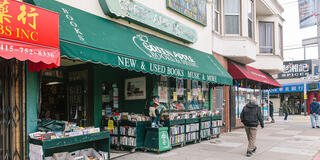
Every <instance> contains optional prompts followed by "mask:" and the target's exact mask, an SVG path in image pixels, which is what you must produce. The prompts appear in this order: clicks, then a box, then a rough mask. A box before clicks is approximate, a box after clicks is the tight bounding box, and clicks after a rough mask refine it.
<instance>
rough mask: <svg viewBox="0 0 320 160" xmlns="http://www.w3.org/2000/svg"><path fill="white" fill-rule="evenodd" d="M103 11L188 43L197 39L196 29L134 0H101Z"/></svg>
mask: <svg viewBox="0 0 320 160" xmlns="http://www.w3.org/2000/svg"><path fill="white" fill-rule="evenodd" d="M99 3H100V5H101V8H102V10H103V12H104V13H105V14H106V15H108V16H110V17H113V18H123V19H126V20H128V21H133V22H134V23H137V24H139V25H142V26H145V27H147V28H150V29H152V30H156V31H158V32H161V33H163V34H166V35H168V36H171V37H174V38H176V39H179V40H181V41H184V42H187V43H195V42H196V41H197V33H196V31H195V30H194V29H192V28H190V27H188V26H185V25H183V24H182V23H180V22H178V21H176V20H174V19H172V18H170V17H167V16H165V15H162V14H161V13H158V12H156V11H154V10H152V9H150V8H147V7H146V6H144V5H142V4H140V3H137V2H135V1H133V0H99Z"/></svg>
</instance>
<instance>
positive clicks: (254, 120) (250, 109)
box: [240, 96, 264, 157]
mask: <svg viewBox="0 0 320 160" xmlns="http://www.w3.org/2000/svg"><path fill="white" fill-rule="evenodd" d="M240 118H241V122H242V123H243V124H244V127H245V130H246V134H247V138H248V148H247V157H251V156H252V155H253V153H255V152H256V150H257V146H256V145H255V142H256V135H257V127H258V125H259V122H260V125H261V128H263V127H264V123H263V118H262V114H261V109H260V108H259V107H258V105H257V99H256V98H255V97H253V96H252V97H251V98H250V102H249V103H248V104H246V106H245V107H244V108H243V110H242V112H241V115H240Z"/></svg>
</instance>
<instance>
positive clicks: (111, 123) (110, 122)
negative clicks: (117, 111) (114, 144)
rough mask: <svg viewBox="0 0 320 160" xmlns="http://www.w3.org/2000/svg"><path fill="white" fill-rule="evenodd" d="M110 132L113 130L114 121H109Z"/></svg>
mask: <svg viewBox="0 0 320 160" xmlns="http://www.w3.org/2000/svg"><path fill="white" fill-rule="evenodd" d="M108 130H113V120H108Z"/></svg>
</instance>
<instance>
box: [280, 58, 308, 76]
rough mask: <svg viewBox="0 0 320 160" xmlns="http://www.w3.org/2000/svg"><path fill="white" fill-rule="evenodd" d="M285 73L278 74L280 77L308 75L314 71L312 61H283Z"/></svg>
mask: <svg viewBox="0 0 320 160" xmlns="http://www.w3.org/2000/svg"><path fill="white" fill-rule="evenodd" d="M283 67H284V69H283V73H280V74H278V79H286V78H300V77H306V76H308V75H309V74H311V73H312V61H311V60H303V61H289V62H283Z"/></svg>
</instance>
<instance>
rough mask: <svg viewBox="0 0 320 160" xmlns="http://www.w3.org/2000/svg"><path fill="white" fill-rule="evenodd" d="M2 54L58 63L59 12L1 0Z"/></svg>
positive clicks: (55, 64) (22, 59)
mask: <svg viewBox="0 0 320 160" xmlns="http://www.w3.org/2000/svg"><path fill="white" fill-rule="evenodd" d="M0 56H1V57H3V58H6V59H10V58H17V59H19V60H21V61H24V60H31V61H32V62H36V63H37V62H40V61H41V62H44V63H45V64H54V66H55V67H57V66H59V65H60V50H59V14H58V13H55V12H51V11H48V10H45V9H42V8H38V7H35V6H32V5H30V4H26V3H22V2H18V1H14V0H1V1H0Z"/></svg>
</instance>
